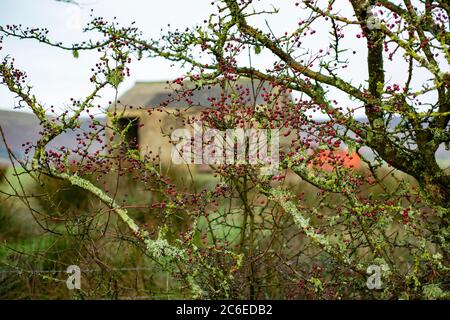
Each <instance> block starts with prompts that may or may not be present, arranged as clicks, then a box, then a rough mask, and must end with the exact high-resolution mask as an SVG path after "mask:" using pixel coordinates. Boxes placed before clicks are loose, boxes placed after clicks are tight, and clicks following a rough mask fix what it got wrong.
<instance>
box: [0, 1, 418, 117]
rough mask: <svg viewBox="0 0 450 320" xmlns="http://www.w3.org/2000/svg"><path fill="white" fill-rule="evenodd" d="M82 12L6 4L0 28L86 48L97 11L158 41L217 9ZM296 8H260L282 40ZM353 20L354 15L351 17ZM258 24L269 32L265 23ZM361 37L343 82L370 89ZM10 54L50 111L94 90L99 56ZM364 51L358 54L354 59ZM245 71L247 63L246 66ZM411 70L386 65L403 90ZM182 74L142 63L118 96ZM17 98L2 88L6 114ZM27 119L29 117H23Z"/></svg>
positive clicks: (10, 50) (25, 49)
mask: <svg viewBox="0 0 450 320" xmlns="http://www.w3.org/2000/svg"><path fill="white" fill-rule="evenodd" d="M78 2H79V3H80V4H81V6H80V7H77V6H74V5H70V4H66V3H61V2H56V1H54V0H0V25H2V26H4V25H7V24H22V25H23V26H30V27H47V28H48V29H49V30H50V34H49V36H50V38H51V39H53V40H55V41H62V42H64V43H67V44H70V43H73V42H77V41H81V40H86V39H88V38H89V37H92V34H91V35H89V34H83V33H82V32H81V29H82V27H83V26H84V25H85V24H86V23H87V22H88V21H89V14H90V10H91V9H94V15H95V16H103V17H105V18H107V19H109V20H111V18H113V17H114V16H117V18H118V20H119V21H120V22H121V23H123V24H126V25H127V24H129V23H131V22H132V21H136V26H137V27H139V28H140V29H141V30H142V31H143V32H144V35H145V36H146V37H148V38H151V37H155V38H157V37H158V36H159V35H160V34H161V32H160V29H161V28H164V27H165V26H167V24H168V23H170V24H171V26H172V27H180V28H183V29H184V28H185V27H187V26H194V25H195V24H197V23H202V21H203V20H204V19H206V18H208V16H209V14H210V13H211V12H214V11H215V8H214V7H213V6H211V4H210V3H211V1H210V0H164V1H162V0H127V1H124V0H78ZM295 2H296V1H293V0H263V1H261V2H260V3H257V4H256V5H257V6H259V7H263V8H265V9H270V4H273V5H274V6H275V7H277V8H279V9H280V12H279V14H277V15H272V16H270V17H267V16H266V17H265V18H267V19H268V22H269V23H270V26H271V29H272V30H273V31H274V33H276V34H280V33H283V32H284V31H292V30H293V29H294V28H295V27H296V25H297V22H298V20H299V19H300V18H301V16H302V14H303V12H301V11H300V10H299V9H298V7H295V6H294V3H295ZM338 3H342V5H343V7H342V8H339V9H341V12H343V13H345V14H346V15H347V13H350V12H351V10H350V8H349V4H348V0H338ZM347 16H349V15H347ZM255 23H256V24H257V25H258V26H260V27H262V28H263V29H265V30H267V28H266V26H265V21H264V19H260V20H258V21H255ZM316 30H317V33H316V34H315V35H314V36H308V37H307V38H306V39H305V44H307V46H308V47H309V48H311V49H313V50H318V49H319V48H324V49H325V48H327V46H328V45H329V39H330V37H329V34H328V32H329V31H330V29H329V26H322V25H319V26H316ZM354 31H355V33H354V34H353V36H352V35H350V36H349V37H346V38H345V39H344V40H343V44H344V46H346V47H348V48H351V50H350V51H349V52H348V56H347V57H348V58H349V59H351V63H350V65H349V67H348V68H347V69H346V71H345V73H343V74H342V76H343V77H344V79H345V80H347V81H351V82H352V83H353V84H354V85H355V86H358V84H362V85H364V84H365V82H364V81H365V79H366V78H367V71H366V70H365V69H366V63H365V59H366V51H365V50H366V49H365V45H364V44H365V40H364V39H359V40H358V39H356V37H355V34H356V32H357V30H356V29H355V30H354ZM3 46H4V49H3V50H2V51H0V57H3V56H5V55H6V54H9V55H11V56H12V57H14V58H15V59H16V67H19V68H20V69H22V70H24V71H26V72H27V74H28V80H29V82H30V84H31V85H33V87H34V91H33V92H34V93H35V94H36V96H37V98H38V100H39V101H40V102H43V103H44V104H45V105H46V106H50V105H55V106H57V108H58V109H62V108H63V107H64V106H65V105H66V104H68V102H69V100H70V98H71V97H74V98H82V97H83V96H86V95H87V94H89V93H90V91H91V90H92V87H91V84H90V82H89V77H90V76H91V71H90V69H91V67H92V66H93V65H95V63H96V62H97V55H96V54H95V53H87V52H80V56H79V58H78V59H75V58H74V57H73V56H72V54H71V52H69V51H63V50H60V49H57V48H52V47H48V46H46V45H43V44H39V43H37V42H36V41H33V40H17V39H10V38H6V39H5V40H4V45H3ZM353 49H356V50H357V52H358V53H357V54H356V55H353V54H351V53H350V52H351V51H353ZM253 59H254V60H253V62H252V63H253V65H254V66H257V67H260V68H262V70H264V66H265V65H266V66H270V65H271V63H272V62H273V60H272V59H271V56H270V54H268V53H267V52H264V50H263V52H262V53H261V54H260V55H257V56H254V58H253ZM243 62H244V63H246V62H245V61H243ZM405 67H406V64H405V63H404V61H402V58H401V56H400V60H399V59H397V60H395V61H394V62H387V63H386V65H385V69H386V70H387V71H388V76H387V77H386V80H387V81H394V80H395V81H398V82H400V83H401V82H402V80H403V79H404V78H405V75H406V72H405V70H406V68H405ZM182 73H183V71H182V70H181V69H180V68H179V67H172V68H171V67H170V63H169V62H167V61H165V60H163V59H160V58H158V59H143V61H142V62H139V63H138V62H135V63H133V64H132V67H131V77H130V78H128V79H127V80H126V81H125V82H124V83H123V84H121V86H120V87H119V94H120V93H123V92H124V91H126V90H127V89H129V88H130V87H132V86H133V84H134V82H135V81H151V80H171V79H174V78H176V77H178V76H180V75H182ZM425 79H426V75H425V74H422V75H421V74H419V75H418V77H417V78H416V82H417V84H420V83H422V82H423V81H424V80H425ZM113 98H114V91H113V90H111V89H110V90H106V91H103V92H102V97H101V98H100V99H98V101H97V102H96V104H101V105H103V106H106V105H107V103H108V101H110V100H113ZM336 98H337V99H340V100H341V102H343V103H345V104H348V103H350V102H349V101H348V99H347V97H346V96H345V95H343V94H337V95H336ZM14 101H15V100H14V96H13V95H12V94H11V93H9V92H8V90H7V89H6V88H4V87H0V109H8V110H11V109H13V107H14ZM24 111H26V110H24Z"/></svg>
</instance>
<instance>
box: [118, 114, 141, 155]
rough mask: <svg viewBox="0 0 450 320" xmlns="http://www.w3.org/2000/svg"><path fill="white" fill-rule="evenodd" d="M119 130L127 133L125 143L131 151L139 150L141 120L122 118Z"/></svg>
mask: <svg viewBox="0 0 450 320" xmlns="http://www.w3.org/2000/svg"><path fill="white" fill-rule="evenodd" d="M119 129H120V131H123V130H125V129H126V132H125V142H126V143H127V144H128V147H129V148H131V149H137V148H138V146H139V118H120V119H119Z"/></svg>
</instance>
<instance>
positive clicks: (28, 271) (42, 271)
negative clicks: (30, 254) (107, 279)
mask: <svg viewBox="0 0 450 320" xmlns="http://www.w3.org/2000/svg"><path fill="white" fill-rule="evenodd" d="M151 270H154V269H152V268H142V267H141V268H107V269H106V268H105V269H100V268H98V269H80V272H82V273H83V272H84V273H87V272H124V271H151ZM1 273H12V274H14V273H16V274H21V273H30V274H33V273H36V274H39V273H69V272H68V271H67V270H19V269H0V274H1Z"/></svg>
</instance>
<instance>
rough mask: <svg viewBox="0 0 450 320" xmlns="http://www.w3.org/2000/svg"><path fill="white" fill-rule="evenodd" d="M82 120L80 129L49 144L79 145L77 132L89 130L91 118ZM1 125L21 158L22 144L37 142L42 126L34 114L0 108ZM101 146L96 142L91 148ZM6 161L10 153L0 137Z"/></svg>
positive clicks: (0, 154) (1, 157) (0, 157)
mask: <svg viewBox="0 0 450 320" xmlns="http://www.w3.org/2000/svg"><path fill="white" fill-rule="evenodd" d="M97 120H99V121H101V122H104V121H105V119H104V118H101V119H97ZM80 122H81V126H80V129H77V130H76V131H70V132H66V133H64V134H62V135H60V136H58V137H57V138H55V140H54V141H52V142H51V143H50V144H49V146H50V147H53V148H55V147H60V146H66V147H68V148H73V147H75V146H76V145H77V143H76V134H77V133H79V132H87V131H89V124H90V119H88V118H81V119H80ZM0 125H1V126H2V128H3V131H4V133H5V137H6V141H7V143H8V145H9V147H10V148H11V149H12V151H13V152H14V154H15V155H16V157H17V158H19V159H22V158H23V157H24V147H22V144H23V143H26V142H31V143H35V142H36V141H37V140H38V138H39V131H40V130H41V128H42V127H41V125H40V124H39V120H38V119H37V118H36V116H35V115H34V114H31V113H26V112H19V111H7V110H0ZM99 147H100V146H99V144H98V143H94V144H93V146H92V149H91V150H92V151H96V150H98V149H99ZM5 161H9V159H8V153H7V149H6V146H5V144H4V142H3V140H2V139H0V163H1V162H5Z"/></svg>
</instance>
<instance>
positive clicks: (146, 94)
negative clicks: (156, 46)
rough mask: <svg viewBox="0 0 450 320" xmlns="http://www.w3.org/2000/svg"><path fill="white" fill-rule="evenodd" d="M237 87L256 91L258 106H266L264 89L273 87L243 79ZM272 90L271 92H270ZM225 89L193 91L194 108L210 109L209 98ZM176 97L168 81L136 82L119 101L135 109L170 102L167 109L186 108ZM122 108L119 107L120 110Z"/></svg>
mask: <svg viewBox="0 0 450 320" xmlns="http://www.w3.org/2000/svg"><path fill="white" fill-rule="evenodd" d="M235 85H239V86H242V87H243V88H244V89H246V88H249V89H250V92H251V93H252V92H253V88H254V89H255V94H256V104H264V99H263V97H262V96H261V93H262V92H263V91H262V88H265V89H266V90H267V91H271V89H270V88H271V86H270V85H269V84H262V85H260V82H259V81H256V80H255V81H254V84H253V86H252V84H251V81H250V79H241V80H239V81H237V82H236V84H235ZM186 87H187V88H194V86H193V84H192V83H186ZM269 89H270V90H269ZM225 90H226V91H227V92H231V88H230V87H228V88H225ZM222 92H223V89H222V88H221V87H220V86H219V85H214V86H211V87H209V88H208V86H207V85H205V86H204V87H203V88H201V89H195V90H193V92H192V93H193V96H191V97H189V99H190V100H192V102H193V105H194V106H201V107H209V106H210V102H209V101H208V98H209V97H215V98H220V95H221V93H222ZM175 96H176V94H175V92H174V89H173V85H172V87H171V86H170V85H169V84H168V83H167V82H166V81H156V82H136V84H135V85H134V86H133V87H132V88H131V89H129V90H128V91H126V92H125V93H124V94H122V95H121V96H120V98H119V99H118V100H119V101H120V106H122V107H123V106H133V107H144V108H155V107H159V106H161V104H162V103H164V102H166V101H168V100H173V101H170V103H169V104H168V105H167V107H170V108H180V107H186V100H181V101H176V100H175V99H174V97H175ZM249 99H250V102H251V103H253V94H250V96H249ZM120 106H117V107H118V108H120Z"/></svg>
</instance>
